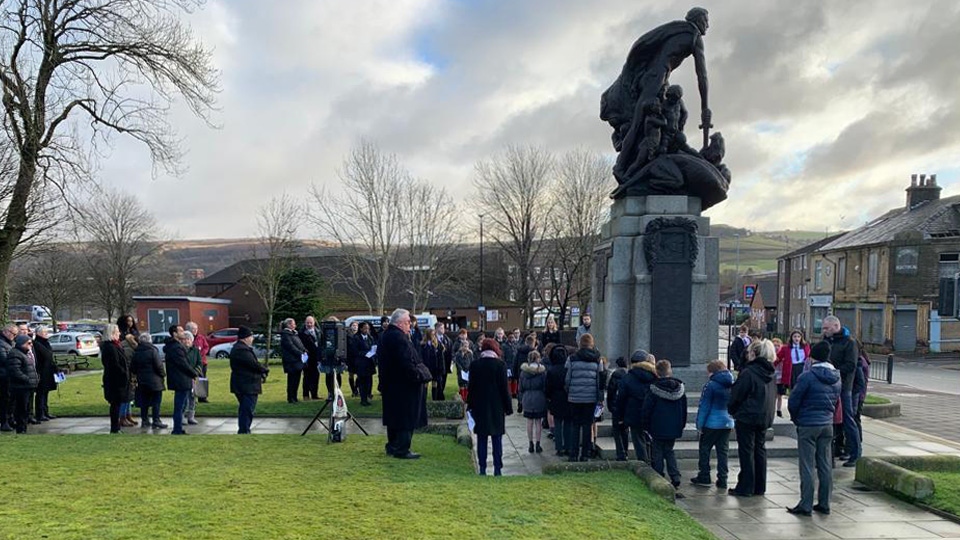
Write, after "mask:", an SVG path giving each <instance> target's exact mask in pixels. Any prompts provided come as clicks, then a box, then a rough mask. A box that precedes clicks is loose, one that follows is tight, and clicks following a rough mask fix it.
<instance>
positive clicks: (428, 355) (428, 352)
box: [420, 328, 443, 401]
mask: <svg viewBox="0 0 960 540" xmlns="http://www.w3.org/2000/svg"><path fill="white" fill-rule="evenodd" d="M420 359H421V360H423V365H425V366H427V369H429V370H430V376H431V383H432V388H431V397H432V399H433V401H441V398H440V395H441V394H442V393H443V392H442V390H443V389H442V388H440V373H441V372H442V371H443V351H442V350H440V341H439V340H438V339H437V338H436V334H435V333H434V330H433V328H427V330H426V332H424V333H423V341H422V342H420Z"/></svg>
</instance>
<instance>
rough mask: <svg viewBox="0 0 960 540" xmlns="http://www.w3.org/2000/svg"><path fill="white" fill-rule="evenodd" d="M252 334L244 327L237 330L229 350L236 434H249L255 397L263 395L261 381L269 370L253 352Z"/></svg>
mask: <svg viewBox="0 0 960 540" xmlns="http://www.w3.org/2000/svg"><path fill="white" fill-rule="evenodd" d="M251 345H253V332H251V331H250V329H249V328H247V327H246V326H241V327H240V328H239V329H238V330H237V342H236V343H235V344H234V345H233V348H232V349H231V350H230V393H231V394H233V395H235V396H237V402H238V403H239V404H240V405H239V407H238V409H237V426H238V429H237V433H239V434H241V435H243V434H249V433H250V424H252V423H253V414H254V412H255V411H256V408H257V397H258V396H259V395H260V394H262V393H263V381H264V379H266V378H267V375H268V374H269V373H270V369H269V368H268V367H266V366H264V365H263V364H261V363H260V361H259V360H257V355H256V353H254V352H253V348H252V347H251Z"/></svg>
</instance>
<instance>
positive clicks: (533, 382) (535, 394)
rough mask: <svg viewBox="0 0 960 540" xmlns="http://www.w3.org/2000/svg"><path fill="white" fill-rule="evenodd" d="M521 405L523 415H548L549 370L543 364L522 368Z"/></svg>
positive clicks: (525, 364) (522, 366) (526, 364)
mask: <svg viewBox="0 0 960 540" xmlns="http://www.w3.org/2000/svg"><path fill="white" fill-rule="evenodd" d="M519 392H520V403H521V404H522V405H523V414H525V415H530V416H531V417H535V416H537V415H543V416H546V415H547V368H546V366H544V365H543V364H541V363H539V362H538V363H535V364H529V363H526V362H524V364H523V365H521V366H520V390H519Z"/></svg>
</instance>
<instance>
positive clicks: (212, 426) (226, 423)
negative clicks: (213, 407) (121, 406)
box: [3, 417, 385, 436]
mask: <svg viewBox="0 0 960 540" xmlns="http://www.w3.org/2000/svg"><path fill="white" fill-rule="evenodd" d="M162 420H163V422H164V423H165V424H167V426H168V427H167V429H153V428H149V429H143V428H141V427H140V426H139V425H137V426H136V427H126V428H123V432H124V434H125V435H128V434H129V435H169V434H170V431H171V430H172V428H173V420H171V419H170V418H169V417H167V418H162ZM197 422H198V425H195V426H190V425H187V424H186V423H184V430H185V431H186V432H187V433H188V434H191V435H194V434H196V435H228V434H236V433H237V419H236V418H224V417H212V418H198V419H197ZM309 422H310V419H308V418H269V417H267V418H254V420H253V424H252V425H251V428H250V429H251V431H252V432H253V433H255V434H263V435H268V434H269V435H299V434H300V433H302V432H303V429H304V428H305V427H307V424H308V423H309ZM325 422H326V420H325ZM358 422H360V425H361V426H363V428H364V429H366V430H367V432H368V433H370V434H371V435H381V434H383V433H384V432H385V431H384V428H383V423H382V422H381V421H380V419H379V418H360V419H358ZM326 432H327V431H326V430H325V429H324V428H323V426H321V425H320V424H319V423H315V424H314V425H313V427H312V428H311V431H310V433H320V434H325V433H326ZM44 433H49V434H57V435H88V434H109V433H110V420H109V419H108V418H102V417H71V418H57V419H56V420H51V421H49V422H44V423H43V424H40V425H39V426H29V427H28V428H27V434H28V435H31V434H44ZM347 435H348V436H357V435H359V436H363V433H361V432H360V430H359V429H358V428H357V427H356V425H355V424H353V423H352V422H348V425H347ZM3 436H7V434H6V433H4V434H3Z"/></svg>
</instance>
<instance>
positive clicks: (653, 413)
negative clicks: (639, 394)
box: [640, 360, 687, 488]
mask: <svg viewBox="0 0 960 540" xmlns="http://www.w3.org/2000/svg"><path fill="white" fill-rule="evenodd" d="M657 377H658V379H657V382H655V383H653V384H651V385H650V393H649V394H647V397H646V398H645V399H644V400H643V409H642V410H641V413H640V414H641V416H642V417H643V421H642V422H643V427H644V429H645V430H646V431H647V432H648V433H650V438H651V439H652V443H651V449H652V452H651V453H652V454H653V455H652V456H651V461H652V464H651V466H652V467H653V470H655V471H657V473H658V474H659V475H660V476H664V474H663V473H664V467H663V465H664V462H666V465H667V467H666V468H667V471H666V472H667V474H668V475H669V476H670V482H671V483H672V484H673V487H675V488H679V487H680V469H679V468H678V467H677V457H676V454H675V453H674V451H673V445H674V443H676V441H677V439H679V438H680V437H682V436H683V428H684V427H685V426H686V425H687V395H686V393H685V389H684V387H683V382H682V381H680V380H679V379H675V378H673V370H672V366H671V365H670V361H669V360H660V361H659V362H657Z"/></svg>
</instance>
